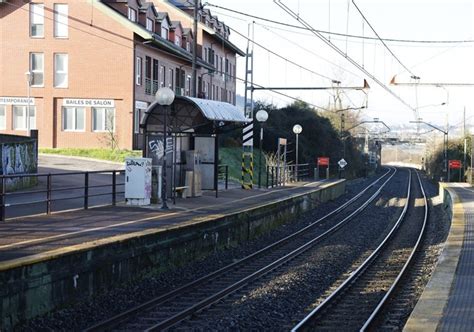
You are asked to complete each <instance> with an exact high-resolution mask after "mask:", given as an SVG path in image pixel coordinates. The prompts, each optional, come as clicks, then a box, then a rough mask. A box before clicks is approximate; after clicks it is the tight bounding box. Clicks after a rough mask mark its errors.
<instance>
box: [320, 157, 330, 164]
mask: <svg viewBox="0 0 474 332" xmlns="http://www.w3.org/2000/svg"><path fill="white" fill-rule="evenodd" d="M318 166H329V157H318Z"/></svg>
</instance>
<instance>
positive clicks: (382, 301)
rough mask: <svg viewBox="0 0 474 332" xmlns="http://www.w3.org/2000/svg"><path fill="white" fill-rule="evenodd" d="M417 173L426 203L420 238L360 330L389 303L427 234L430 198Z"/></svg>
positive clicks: (368, 326)
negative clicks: (428, 198) (427, 196)
mask: <svg viewBox="0 0 474 332" xmlns="http://www.w3.org/2000/svg"><path fill="white" fill-rule="evenodd" d="M415 173H416V176H417V178H418V183H419V184H420V188H421V192H422V194H423V201H424V203H425V214H424V217H423V226H422V227H421V231H420V235H419V236H418V239H417V240H416V243H415V246H414V248H413V250H412V251H411V253H410V256H409V257H408V260H407V261H406V262H405V264H404V265H403V268H402V269H401V271H400V273H399V274H398V275H397V278H396V279H395V281H394V282H393V284H392V286H390V288H389V289H388V291H387V293H386V294H385V296H384V297H383V298H382V299H381V300H380V302H379V304H378V305H377V307H376V308H375V309H374V311H373V312H372V314H371V315H370V317H369V318H368V319H367V321H366V322H365V324H364V325H363V326H362V328H361V329H360V331H366V330H367V329H369V328H370V327H371V326H372V324H374V322H375V318H376V317H377V315H378V314H379V313H380V311H381V310H382V308H383V306H384V305H386V304H387V302H388V299H389V298H390V296H391V295H392V293H393V291H394V290H395V288H396V287H397V285H398V283H399V282H400V279H401V278H402V277H403V276H404V275H405V273H406V271H407V268H408V266H409V265H410V264H411V262H412V261H413V257H414V256H415V253H416V252H417V251H418V249H419V248H420V245H421V241H422V240H423V237H424V236H425V233H426V224H427V223H428V200H427V198H426V193H425V189H424V188H423V183H422V181H421V178H420V174H419V173H418V172H417V171H415Z"/></svg>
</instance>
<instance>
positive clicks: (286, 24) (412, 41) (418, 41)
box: [204, 2, 474, 44]
mask: <svg viewBox="0 0 474 332" xmlns="http://www.w3.org/2000/svg"><path fill="white" fill-rule="evenodd" d="M204 6H209V7H215V8H219V9H223V10H226V11H229V12H232V13H235V14H239V15H243V16H247V17H250V18H253V19H257V20H261V21H265V22H270V23H274V24H278V25H282V26H286V27H290V28H295V29H299V30H309V31H311V29H308V28H305V27H301V26H298V25H293V24H288V23H284V22H280V21H276V20H272V19H269V18H265V17H261V16H256V15H252V14H248V13H244V12H241V11H238V10H235V9H230V8H227V7H222V6H218V5H214V4H212V3H209V2H206V3H204ZM314 31H316V32H319V33H322V34H327V35H334V36H340V37H349V38H357V39H368V40H379V38H376V37H366V36H359V35H352V34H345V33H339V32H331V31H325V30H314ZM383 40H384V41H387V42H399V43H420V44H459V43H474V40H473V39H466V40H415V39H396V38H383Z"/></svg>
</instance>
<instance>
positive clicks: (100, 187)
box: [5, 154, 124, 218]
mask: <svg viewBox="0 0 474 332" xmlns="http://www.w3.org/2000/svg"><path fill="white" fill-rule="evenodd" d="M123 168H124V166H123V164H122V163H114V162H108V161H101V160H95V159H89V158H79V157H69V156H56V155H43V154H40V155H39V160H38V173H39V174H40V175H39V176H38V185H36V186H34V187H31V188H28V189H24V190H18V191H14V192H10V193H8V194H7V195H6V198H5V200H6V205H7V207H6V217H7V218H13V217H20V216H26V215H34V214H41V213H45V212H46V209H47V203H46V201H47V192H46V191H47V190H46V189H47V182H48V176H47V175H48V174H51V176H50V179H51V189H52V191H51V200H52V202H51V205H50V207H51V211H52V212H57V211H65V210H71V209H81V208H83V207H84V205H85V203H87V204H88V206H89V207H92V206H99V205H108V204H111V203H112V178H113V176H112V173H111V172H107V171H112V170H123ZM84 172H99V173H90V174H89V175H88V179H86V176H85V174H84ZM62 173H67V174H62ZM86 181H87V182H88V184H89V188H88V194H89V198H88V200H87V202H86V200H85V199H84V197H83V196H84V195H85V193H86V192H85V188H84V187H85V183H86ZM123 183H124V176H123V175H121V174H118V173H117V175H116V184H117V187H116V191H117V195H116V199H117V201H122V200H123V199H124V196H123V191H124V185H123Z"/></svg>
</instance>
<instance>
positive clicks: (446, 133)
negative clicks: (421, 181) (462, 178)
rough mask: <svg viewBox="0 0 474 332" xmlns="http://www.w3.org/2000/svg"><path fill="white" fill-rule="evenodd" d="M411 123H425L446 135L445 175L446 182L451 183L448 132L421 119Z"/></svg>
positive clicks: (444, 138)
mask: <svg viewBox="0 0 474 332" xmlns="http://www.w3.org/2000/svg"><path fill="white" fill-rule="evenodd" d="M410 123H424V124H425V125H427V126H429V127H431V128H433V129H435V130H438V131H440V132H442V133H443V134H444V137H443V145H444V173H445V175H446V181H448V182H449V176H448V174H449V170H448V131H447V130H446V131H444V130H442V129H440V128H438V127H436V126H433V125H432V124H431V123H428V122H425V121H423V120H421V119H420V118H419V119H418V120H416V121H410Z"/></svg>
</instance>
